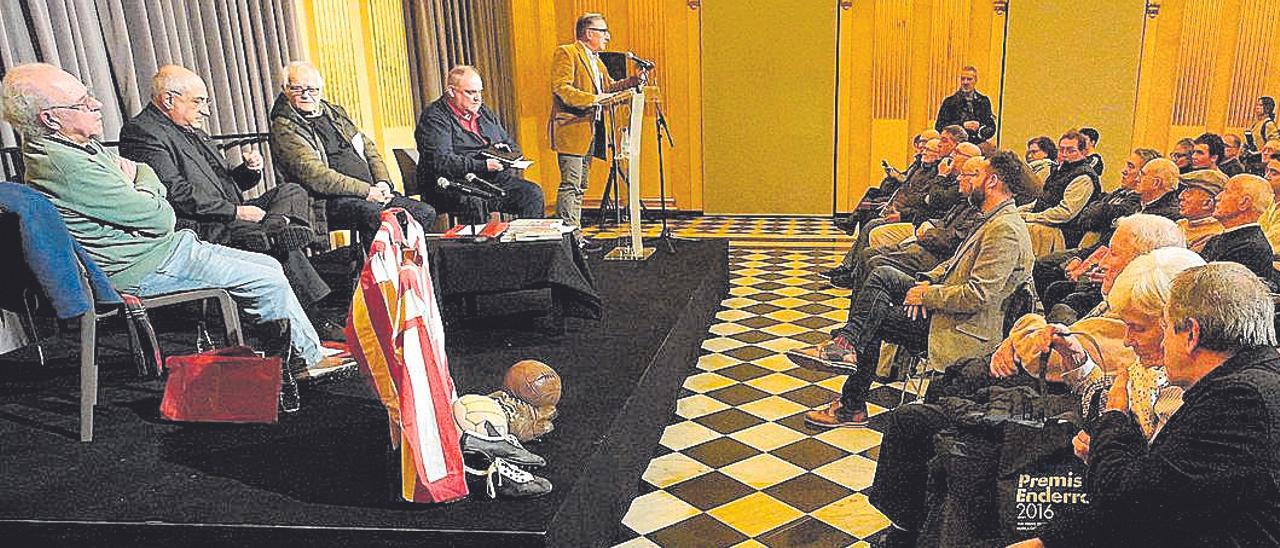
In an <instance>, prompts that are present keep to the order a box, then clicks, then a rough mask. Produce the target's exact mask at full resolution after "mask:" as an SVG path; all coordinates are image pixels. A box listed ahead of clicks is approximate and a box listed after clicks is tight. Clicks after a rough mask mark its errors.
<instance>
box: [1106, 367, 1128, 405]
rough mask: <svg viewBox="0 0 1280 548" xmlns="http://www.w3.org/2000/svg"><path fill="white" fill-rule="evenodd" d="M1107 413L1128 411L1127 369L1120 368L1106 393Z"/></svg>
mask: <svg viewBox="0 0 1280 548" xmlns="http://www.w3.org/2000/svg"><path fill="white" fill-rule="evenodd" d="M1107 411H1124V412H1128V411H1129V369H1128V368H1125V367H1121V368H1119V369H1118V370H1117V371H1116V375H1115V377H1114V378H1113V379H1112V381H1111V390H1109V391H1108V392H1107Z"/></svg>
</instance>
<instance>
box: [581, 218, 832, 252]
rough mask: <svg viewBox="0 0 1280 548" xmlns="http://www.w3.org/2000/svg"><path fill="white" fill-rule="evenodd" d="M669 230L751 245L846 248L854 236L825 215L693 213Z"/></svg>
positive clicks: (614, 231)
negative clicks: (708, 214) (722, 214)
mask: <svg viewBox="0 0 1280 548" xmlns="http://www.w3.org/2000/svg"><path fill="white" fill-rule="evenodd" d="M668 227H669V228H670V229H671V233H672V234H673V235H674V236H676V237H678V238H729V239H731V240H733V242H734V244H739V245H750V246H753V247H785V248H832V247H840V248H844V249H847V248H848V247H849V245H850V244H852V243H853V237H852V236H849V235H847V234H845V233H844V232H841V231H840V230H839V229H837V228H835V227H834V226H832V224H831V220H830V219H829V218H826V217H727V216H719V217H693V218H682V219H671V220H670V221H669V222H668ZM626 229H627V227H626V226H625V225H624V226H623V227H622V229H621V230H619V229H618V227H617V225H615V224H610V225H609V226H606V227H603V228H602V227H599V226H596V225H594V224H592V225H591V226H588V227H587V228H585V229H584V233H585V234H586V235H587V236H589V237H592V238H613V237H617V236H619V235H622V234H624V233H625V231H626ZM661 229H662V225H661V224H659V223H657V222H651V221H645V222H644V223H642V225H641V231H642V232H643V234H644V237H645V238H651V237H654V236H657V235H658V233H659V232H660V231H661Z"/></svg>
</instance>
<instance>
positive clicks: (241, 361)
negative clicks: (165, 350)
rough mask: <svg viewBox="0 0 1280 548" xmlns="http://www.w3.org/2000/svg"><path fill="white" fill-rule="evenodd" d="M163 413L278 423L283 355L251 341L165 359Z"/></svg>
mask: <svg viewBox="0 0 1280 548" xmlns="http://www.w3.org/2000/svg"><path fill="white" fill-rule="evenodd" d="M164 364H165V367H166V368H168V369H169V380H168V381H166V382H165V385H164V399H163V400H162V401H161V402H160V414H161V415H162V416H164V418H166V419H169V420H172V421H184V422H262V423H274V422H276V419H277V417H278V413H279V408H278V405H279V394H280V382H281V379H280V358H278V357H272V358H264V357H261V356H259V355H258V354H257V353H255V352H254V350H253V349H252V348H249V347H247V346H233V347H229V348H219V349H215V350H210V351H208V352H201V353H199V354H193V355H186V356H170V357H169V358H167V359H166V360H165V361H164Z"/></svg>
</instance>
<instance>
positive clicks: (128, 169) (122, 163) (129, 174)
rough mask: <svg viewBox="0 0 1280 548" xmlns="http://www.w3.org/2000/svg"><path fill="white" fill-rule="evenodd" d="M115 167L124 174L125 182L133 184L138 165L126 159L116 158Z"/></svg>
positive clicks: (136, 175)
mask: <svg viewBox="0 0 1280 548" xmlns="http://www.w3.org/2000/svg"><path fill="white" fill-rule="evenodd" d="M116 165H117V166H119V167H120V171H121V172H122V173H124V178H125V180H127V181H130V182H133V181H134V180H136V179H137V178H138V164H136V163H134V162H133V160H130V159H128V158H121V157H118V156H117V157H116Z"/></svg>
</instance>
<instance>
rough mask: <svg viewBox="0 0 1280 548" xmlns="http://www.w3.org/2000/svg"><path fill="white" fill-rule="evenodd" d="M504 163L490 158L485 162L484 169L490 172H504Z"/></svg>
mask: <svg viewBox="0 0 1280 548" xmlns="http://www.w3.org/2000/svg"><path fill="white" fill-rule="evenodd" d="M502 167H503V166H502V162H500V161H498V160H494V159H493V158H490V159H488V160H485V161H484V168H485V169H487V170H489V171H502Z"/></svg>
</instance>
